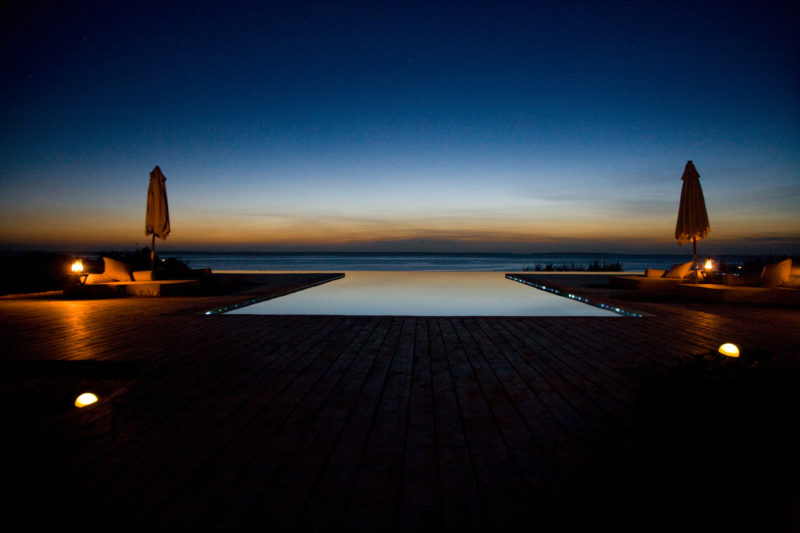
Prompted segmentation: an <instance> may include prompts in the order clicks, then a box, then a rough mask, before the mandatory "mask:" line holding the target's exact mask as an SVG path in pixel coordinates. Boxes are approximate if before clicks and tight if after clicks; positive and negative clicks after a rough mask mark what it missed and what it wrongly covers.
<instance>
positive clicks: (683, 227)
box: [675, 161, 711, 281]
mask: <svg viewBox="0 0 800 533" xmlns="http://www.w3.org/2000/svg"><path fill="white" fill-rule="evenodd" d="M681 180H683V187H682V188H681V203H680V206H679V207H678V223H677V224H676V225H675V238H676V239H678V244H680V245H683V243H685V242H688V241H692V254H693V256H694V271H695V273H696V272H697V240H698V239H703V238H705V236H706V235H708V233H709V231H710V230H711V227H710V226H709V224H708V213H707V212H706V201H705V198H703V189H702V188H701V187H700V174H699V173H698V172H697V169H696V168H694V163H692V162H691V161H687V162H686V168H685V169H684V170H683V176H681ZM695 281H697V274H695Z"/></svg>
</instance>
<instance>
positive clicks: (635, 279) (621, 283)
mask: <svg viewBox="0 0 800 533" xmlns="http://www.w3.org/2000/svg"><path fill="white" fill-rule="evenodd" d="M692 264H693V263H692V261H689V262H688V263H683V264H676V265H673V266H672V268H670V269H669V270H659V269H655V268H648V269H647V270H645V271H644V275H641V276H636V275H633V276H611V277H610V278H609V283H610V284H611V286H612V287H617V288H620V289H635V290H643V291H650V292H674V291H675V289H676V287H677V286H678V285H680V284H681V283H683V282H685V281H687V280H691V279H693V278H692Z"/></svg>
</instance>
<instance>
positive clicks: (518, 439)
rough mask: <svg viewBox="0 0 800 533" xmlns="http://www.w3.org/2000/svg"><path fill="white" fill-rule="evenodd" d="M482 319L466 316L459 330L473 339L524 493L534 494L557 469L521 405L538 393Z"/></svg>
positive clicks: (544, 485)
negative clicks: (488, 332) (485, 329)
mask: <svg viewBox="0 0 800 533" xmlns="http://www.w3.org/2000/svg"><path fill="white" fill-rule="evenodd" d="M478 322H481V321H478V320H474V319H465V320H464V324H463V326H464V327H462V328H459V329H457V331H458V332H459V336H460V337H462V343H463V342H464V341H465V339H466V338H467V337H468V336H469V337H471V339H472V341H471V343H470V344H472V346H473V348H472V349H470V348H469V347H467V346H465V348H466V351H467V352H468V353H472V354H474V357H472V360H473V361H475V362H476V364H475V367H477V368H480V370H481V371H480V372H479V373H478V375H479V376H481V375H482V376H483V383H484V384H483V388H484V392H485V393H486V395H487V398H488V399H489V403H490V405H491V407H492V412H493V415H494V417H495V421H496V423H497V425H498V427H499V428H500V431H501V434H502V436H503V439H504V441H505V444H506V447H507V448H508V450H509V453H510V455H511V457H512V458H513V461H514V463H515V466H516V469H517V471H518V473H519V475H520V476H521V478H522V481H523V483H524V486H525V491H524V492H525V493H527V495H528V496H530V495H531V494H533V492H534V491H535V490H538V489H541V488H543V487H546V486H548V483H549V481H550V480H551V478H552V472H553V469H552V465H551V464H550V463H549V462H548V460H547V458H546V457H545V455H544V454H543V453H542V451H541V448H540V446H541V445H540V443H539V442H537V437H536V436H535V434H534V432H532V430H531V427H530V426H529V425H528V421H527V420H526V418H525V415H524V414H523V413H522V412H520V408H519V406H520V405H529V401H530V400H534V398H533V396H534V394H533V392H532V391H531V390H530V389H529V388H528V387H526V386H525V385H524V383H523V382H522V380H521V379H519V376H518V375H517V374H516V373H515V372H514V371H513V369H511V368H510V367H509V366H508V364H507V363H506V360H505V358H504V355H503V351H504V350H503V349H502V348H500V347H499V346H498V345H497V344H495V343H493V342H492V341H491V339H490V338H489V337H488V336H487V335H485V334H484V332H483V330H482V328H481V326H480V324H479V323H478ZM482 322H485V323H487V324H488V325H491V324H492V323H493V321H488V320H485V321H482ZM467 342H469V341H467ZM478 354H480V356H482V357H479V356H478ZM481 359H483V360H482V361H481Z"/></svg>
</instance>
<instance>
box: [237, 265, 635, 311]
mask: <svg viewBox="0 0 800 533" xmlns="http://www.w3.org/2000/svg"><path fill="white" fill-rule="evenodd" d="M228 312H229V313H234V314H257V315H368V316H376V315H377V316H609V317H610V316H620V314H619V313H622V311H619V310H618V312H614V311H611V310H607V309H601V308H599V307H595V306H593V305H587V304H586V303H582V302H580V301H576V300H575V299H571V298H567V297H564V296H558V295H556V294H551V293H549V292H546V291H544V290H539V289H537V288H534V287H529V286H527V285H523V284H522V283H519V282H517V281H513V280H510V279H506V277H505V274H504V273H502V272H418V271H415V272H375V271H352V272H346V273H345V276H344V277H343V278H341V279H337V280H334V281H330V282H328V283H325V284H322V285H318V286H316V287H312V288H309V289H305V290H302V291H299V292H295V293H292V294H289V295H286V296H281V297H279V298H274V299H272V300H266V301H262V302H257V303H254V304H252V305H248V306H246V307H241V308H238V309H234V310H231V311H228Z"/></svg>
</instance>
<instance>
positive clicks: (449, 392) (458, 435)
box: [427, 318, 487, 531]
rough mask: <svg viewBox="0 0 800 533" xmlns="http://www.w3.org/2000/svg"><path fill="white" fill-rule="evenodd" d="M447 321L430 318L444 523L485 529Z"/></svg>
mask: <svg viewBox="0 0 800 533" xmlns="http://www.w3.org/2000/svg"><path fill="white" fill-rule="evenodd" d="M444 321H445V319H434V318H431V319H428V320H427V322H428V345H429V347H430V352H431V380H432V384H433V405H434V419H435V427H436V435H435V438H436V451H437V457H438V460H439V476H440V478H439V486H440V489H439V490H440V492H439V493H440V500H441V506H442V524H443V528H444V529H445V530H448V531H452V530H461V529H470V528H472V529H481V528H484V529H485V527H486V524H487V517H486V511H485V509H484V506H483V503H482V500H481V495H480V489H479V486H478V477H477V472H476V470H475V468H474V464H473V461H472V455H471V451H470V447H469V444H468V442H467V435H466V429H465V426H464V418H463V415H462V413H461V410H460V409H459V403H458V398H457V395H456V381H455V380H454V379H453V374H452V372H451V370H450V368H451V364H450V358H449V356H448V352H447V350H446V346H445V338H444V335H443V334H442V323H443V322H444Z"/></svg>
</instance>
